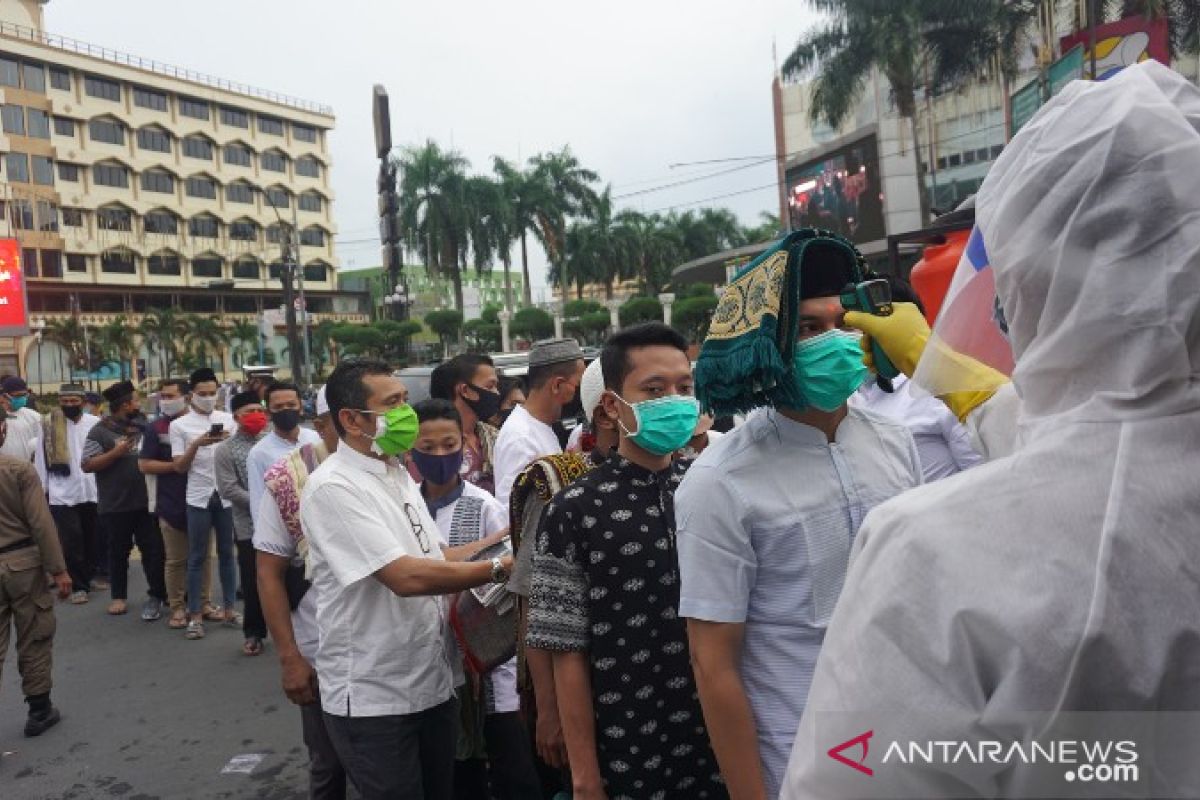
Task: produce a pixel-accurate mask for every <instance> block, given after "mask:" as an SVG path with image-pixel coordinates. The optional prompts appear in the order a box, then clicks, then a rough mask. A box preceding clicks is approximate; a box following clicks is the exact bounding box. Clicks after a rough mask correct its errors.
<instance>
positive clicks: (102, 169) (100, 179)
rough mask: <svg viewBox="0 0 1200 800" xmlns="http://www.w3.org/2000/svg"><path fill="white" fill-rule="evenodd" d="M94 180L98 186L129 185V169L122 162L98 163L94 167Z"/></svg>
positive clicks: (119, 187) (126, 186)
mask: <svg viewBox="0 0 1200 800" xmlns="http://www.w3.org/2000/svg"><path fill="white" fill-rule="evenodd" d="M92 180H93V181H95V183H96V185H97V186H115V187H117V188H118V189H125V188H128V187H129V170H128V169H126V168H125V167H124V166H123V165H121V164H97V165H96V166H94V167H92Z"/></svg>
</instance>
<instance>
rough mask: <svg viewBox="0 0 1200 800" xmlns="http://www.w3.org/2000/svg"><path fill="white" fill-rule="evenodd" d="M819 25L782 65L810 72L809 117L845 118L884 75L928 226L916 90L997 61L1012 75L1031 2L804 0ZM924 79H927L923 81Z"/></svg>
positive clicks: (795, 72) (798, 73)
mask: <svg viewBox="0 0 1200 800" xmlns="http://www.w3.org/2000/svg"><path fill="white" fill-rule="evenodd" d="M808 4H809V5H810V6H812V7H813V8H814V9H816V10H818V11H821V12H823V13H824V15H825V17H826V18H827V22H826V23H825V24H824V26H823V27H820V28H818V29H816V30H815V31H812V32H810V33H808V34H806V35H805V37H804V38H803V39H801V41H800V42H799V43H798V44H797V45H796V48H795V49H794V50H793V51H792V53H791V55H789V56H788V57H787V59H786V60H785V61H784V62H783V73H784V74H785V75H788V76H792V77H802V76H806V75H809V74H815V76H816V77H815V80H814V81H813V86H812V106H811V114H812V117H813V119H814V120H817V119H824V120H825V121H827V122H828V123H829V124H830V125H832V126H833V127H835V128H836V127H838V126H839V125H840V124H841V122H842V121H843V120H844V119H845V118H846V117H847V116H849V115H850V114H851V112H852V111H853V109H854V107H855V104H856V103H857V102H858V99H859V97H860V96H861V95H862V93H863V90H864V89H865V88H866V85H867V82H868V80H869V79H870V76H871V74H872V72H873V71H874V70H878V71H879V72H880V73H882V74H883V76H884V77H885V78H887V81H888V83H889V84H890V86H891V93H892V99H893V101H894V102H895V104H896V110H897V111H898V112H899V114H900V116H901V117H903V118H905V119H907V120H908V123H909V128H910V130H911V135H912V140H913V150H914V152H915V153H916V154H917V159H916V161H917V185H918V186H919V187H920V198H921V216H922V220H923V222H924V223H925V224H928V223H929V193H928V192H927V191H926V190H925V164H924V162H923V161H922V160H921V158H920V153H921V145H920V131H919V129H918V128H919V126H918V125H917V89H918V88H919V87H921V86H924V87H925V88H926V90H927V91H929V90H938V89H942V88H946V87H949V86H953V85H955V84H957V83H958V82H960V81H962V80H963V79H965V78H968V77H971V76H974V75H977V74H979V72H980V71H981V70H982V69H983V68H984V67H985V66H987V65H988V64H990V63H993V62H998V63H999V66H1000V69H1001V72H1002V73H1004V74H1005V75H1008V76H1011V75H1013V74H1015V73H1016V58H1017V55H1018V52H1019V49H1020V48H1018V47H1017V46H1015V45H1016V44H1017V43H1018V41H1019V40H1020V39H1021V37H1022V36H1023V35H1024V34H1025V32H1026V31H1027V30H1028V29H1029V26H1030V24H1031V23H1032V20H1033V19H1034V18H1035V16H1036V14H1037V6H1038V4H1037V2H1035V0H808ZM927 76H928V77H927Z"/></svg>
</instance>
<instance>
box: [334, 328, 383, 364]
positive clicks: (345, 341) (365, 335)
mask: <svg viewBox="0 0 1200 800" xmlns="http://www.w3.org/2000/svg"><path fill="white" fill-rule="evenodd" d="M332 334H333V338H334V340H335V341H336V342H337V343H338V344H339V345H341V348H342V351H343V352H344V353H345V354H346V355H348V356H368V357H370V358H381V357H382V356H383V350H384V348H385V347H386V344H387V343H386V341H385V338H384V335H383V331H381V330H379V328H377V327H376V326H375V325H339V326H337V327H336V328H334V329H333V331H332Z"/></svg>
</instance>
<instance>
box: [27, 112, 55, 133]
mask: <svg viewBox="0 0 1200 800" xmlns="http://www.w3.org/2000/svg"><path fill="white" fill-rule="evenodd" d="M27 115H28V117H29V135H30V136H32V137H34V138H35V139H49V138H50V115H49V114H47V113H46V112H45V111H39V110H38V109H36V108H31V109H28V111H27Z"/></svg>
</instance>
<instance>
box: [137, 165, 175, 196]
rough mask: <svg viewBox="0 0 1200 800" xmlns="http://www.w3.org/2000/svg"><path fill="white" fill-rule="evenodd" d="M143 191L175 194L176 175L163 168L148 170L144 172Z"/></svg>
mask: <svg viewBox="0 0 1200 800" xmlns="http://www.w3.org/2000/svg"><path fill="white" fill-rule="evenodd" d="M142 191H144V192H159V193H160V194H174V193H175V176H174V175H172V174H171V173H169V172H165V171H163V170H161V169H152V170H147V171H146V172H143V173H142Z"/></svg>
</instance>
